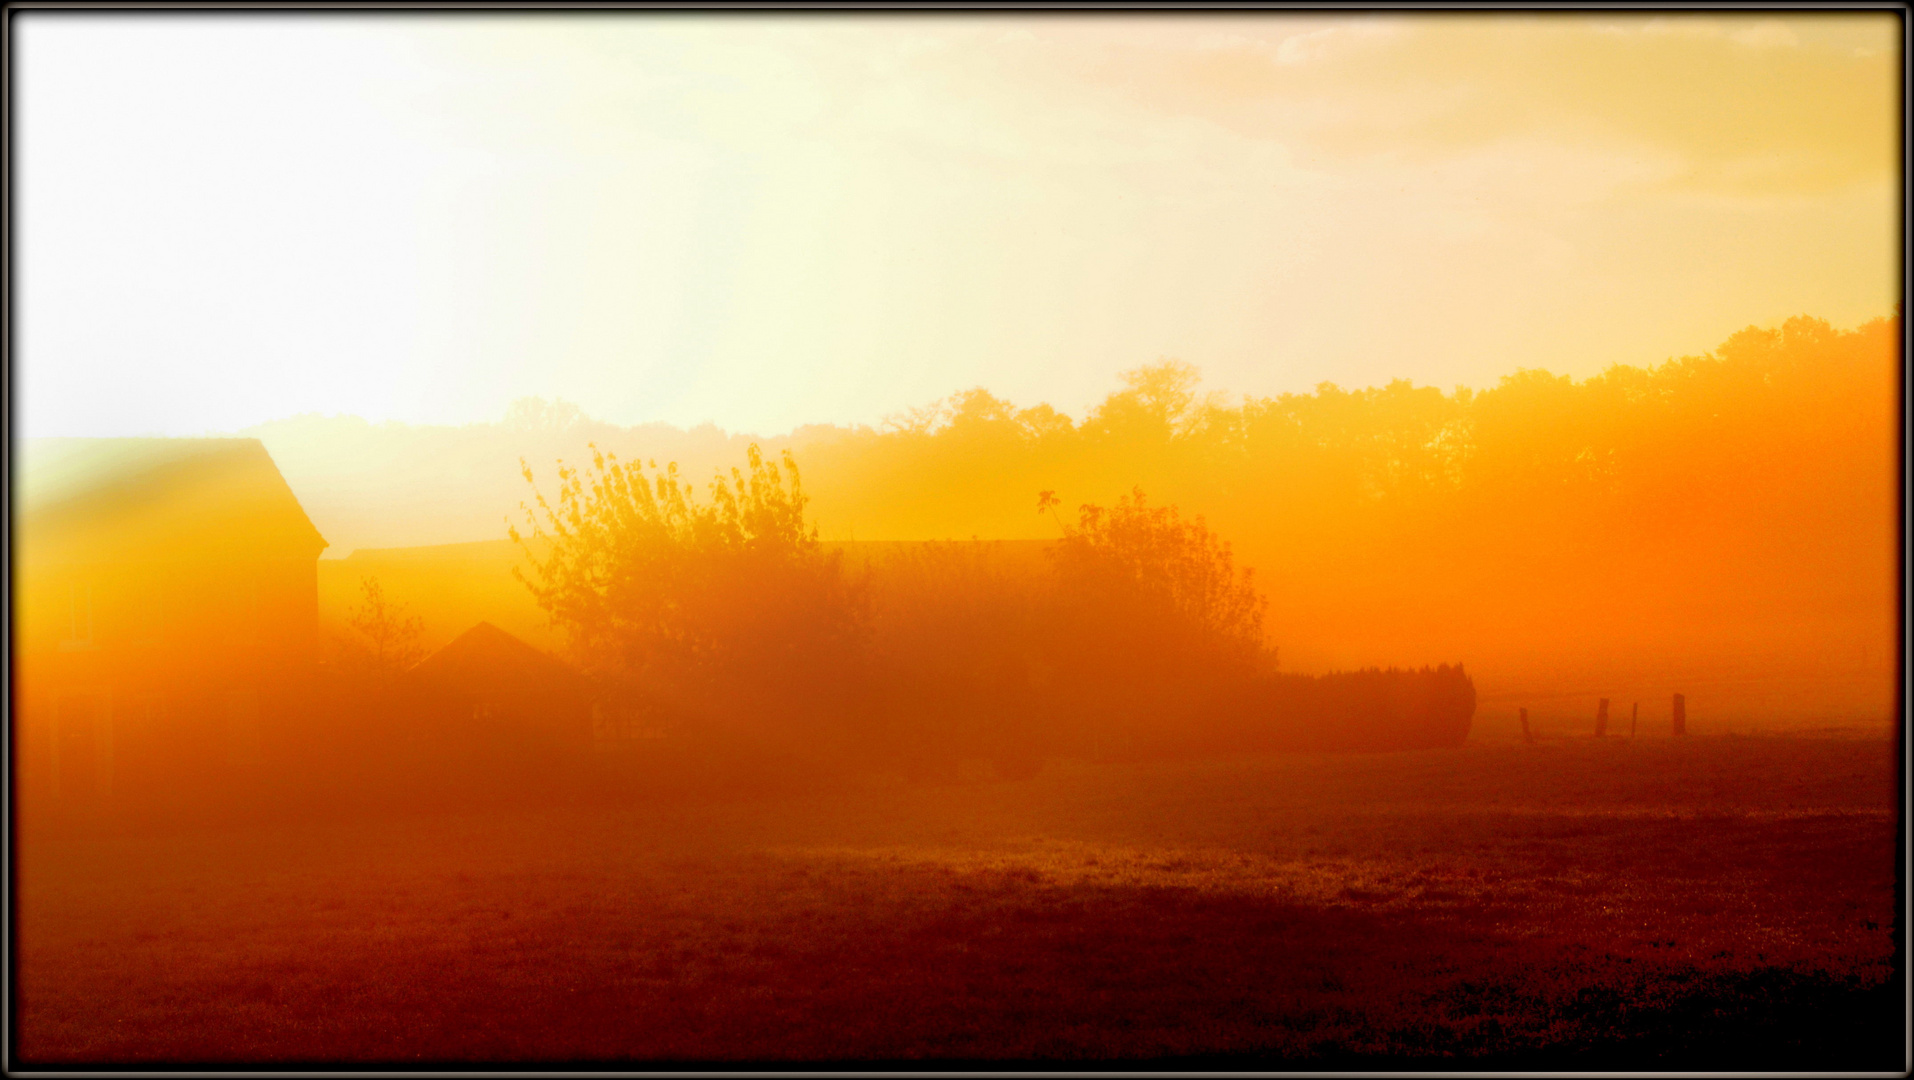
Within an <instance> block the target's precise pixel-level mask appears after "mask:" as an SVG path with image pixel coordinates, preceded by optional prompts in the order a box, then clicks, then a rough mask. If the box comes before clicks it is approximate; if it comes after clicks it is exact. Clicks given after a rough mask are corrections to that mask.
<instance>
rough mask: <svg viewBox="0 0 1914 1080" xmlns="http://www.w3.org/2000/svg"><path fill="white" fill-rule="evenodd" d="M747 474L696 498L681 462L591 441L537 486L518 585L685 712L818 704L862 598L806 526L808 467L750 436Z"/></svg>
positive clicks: (854, 629)
mask: <svg viewBox="0 0 1914 1080" xmlns="http://www.w3.org/2000/svg"><path fill="white" fill-rule="evenodd" d="M746 457H747V465H746V468H744V469H736V468H734V469H732V470H731V475H730V476H729V477H728V478H727V477H725V476H724V475H722V474H720V475H718V476H717V477H715V478H714V479H713V480H712V482H711V484H710V497H709V499H708V500H705V501H700V500H698V499H697V498H696V494H695V492H694V491H693V489H692V486H691V484H689V483H688V482H686V481H685V480H683V479H681V478H680V477H679V474H678V467H677V465H676V463H670V464H667V465H666V467H665V468H664V469H662V470H660V469H658V467H657V464H656V462H651V463H649V465H647V463H644V462H639V461H632V462H620V461H619V460H618V458H617V456H616V455H613V454H606V453H603V452H601V451H600V450H599V449H598V448H597V446H595V445H594V446H593V447H592V459H591V464H590V466H589V467H587V468H584V469H580V468H576V467H571V466H567V465H564V464H563V463H560V465H559V469H558V477H559V488H558V491H557V493H556V495H555V496H554V498H553V499H550V500H548V499H547V498H546V497H545V496H544V495H543V494H542V493H540V492H539V491H538V489H537V484H536V482H535V480H534V479H533V475H532V471H531V468H530V467H529V466H524V465H523V463H522V462H521V466H522V468H523V474H524V476H525V479H526V482H527V483H530V484H532V485H533V496H534V502H533V505H530V506H525V507H524V510H525V514H526V522H527V524H528V526H529V528H530V532H529V534H526V533H521V532H520V531H519V530H518V529H517V528H516V527H514V528H513V529H512V530H511V537H512V539H513V540H514V541H516V542H517V543H519V544H520V545H521V548H522V550H523V551H524V552H525V555H526V562H527V563H528V564H529V566H530V572H529V573H526V572H522V571H521V572H519V573H518V576H519V580H520V581H522V582H524V583H525V585H526V586H527V587H528V588H529V589H530V590H531V592H532V595H533V597H534V598H535V599H536V600H537V601H538V603H539V605H540V606H541V607H543V608H544V609H545V611H546V613H547V614H548V615H549V616H550V618H551V619H552V621H553V623H554V624H555V625H557V626H558V627H560V628H561V629H563V630H564V631H565V632H566V633H567V634H568V636H569V638H570V640H571V644H572V646H573V649H574V651H575V652H576V653H577V654H578V656H579V658H580V659H581V660H583V661H584V662H585V664H586V665H587V667H588V668H590V669H592V670H594V671H595V672H597V673H599V674H601V675H604V676H608V677H611V678H613V679H615V680H617V681H620V682H622V683H623V684H624V685H625V686H626V687H627V690H628V692H630V693H632V694H635V695H642V696H644V697H648V698H651V699H653V700H654V701H657V702H658V703H660V704H662V705H663V706H664V707H667V708H670V709H672V710H674V711H676V712H678V713H680V714H699V715H702V716H704V717H706V718H709V719H716V718H720V717H723V718H729V719H734V720H736V719H744V718H750V717H754V716H756V715H757V714H759V713H764V714H767V715H769V714H776V715H778V716H784V717H788V716H790V715H791V714H793V713H797V712H813V711H815V710H816V709H817V708H819V707H820V706H821V705H822V704H823V703H824V702H826V701H828V700H829V699H831V698H832V697H833V695H834V693H835V692H837V691H841V690H842V689H843V688H844V687H845V686H846V685H847V682H848V680H847V678H846V670H845V669H846V666H847V665H850V664H853V663H854V662H855V660H856V657H857V655H858V651H859V649H858V646H859V644H860V641H861V634H862V630H863V623H862V620H861V618H860V615H861V596H860V595H859V593H858V591H857V590H856V589H855V588H853V586H852V583H851V582H850V581H849V580H848V579H847V578H846V577H845V575H844V574H843V571H842V567H841V565H840V557H839V556H838V554H837V553H835V552H826V551H824V550H823V548H822V545H821V544H820V543H819V541H818V536H817V529H816V527H815V526H814V525H809V524H807V523H806V521H805V518H804V507H805V504H806V502H807V501H808V500H807V499H806V498H805V495H804V490H803V485H802V482H801V478H800V476H799V473H798V467H797V462H796V461H795V460H794V459H793V458H792V456H791V454H790V452H789V451H786V452H785V454H784V455H783V459H782V467H781V468H780V465H779V464H778V463H773V462H770V461H767V460H765V458H764V456H763V455H762V453H761V452H760V451H759V449H758V447H757V446H756V445H755V444H753V445H752V446H751V447H750V448H749V449H748V450H747V452H746Z"/></svg>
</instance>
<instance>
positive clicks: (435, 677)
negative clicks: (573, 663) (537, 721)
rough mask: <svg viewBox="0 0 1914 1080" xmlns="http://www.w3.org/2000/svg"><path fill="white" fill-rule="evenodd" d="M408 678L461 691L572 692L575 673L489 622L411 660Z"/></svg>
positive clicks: (575, 685)
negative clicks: (411, 665) (417, 660)
mask: <svg viewBox="0 0 1914 1080" xmlns="http://www.w3.org/2000/svg"><path fill="white" fill-rule="evenodd" d="M406 674H407V678H409V679H411V680H413V681H415V682H417V683H420V684H422V685H425V686H429V687H432V688H435V689H439V690H446V691H451V692H454V693H456V694H458V695H460V696H465V697H476V696H482V695H484V694H488V693H504V694H523V693H576V692H578V691H579V690H581V689H582V682H581V679H580V676H579V675H578V673H577V672H575V671H573V670H572V669H571V668H569V667H567V666H566V665H565V664H563V663H560V662H559V661H558V660H556V659H554V658H553V657H551V656H549V655H547V654H545V653H543V652H540V651H539V650H538V649H535V648H533V647H532V646H530V645H527V644H525V643H524V642H523V641H520V640H519V639H518V638H515V637H513V636H512V635H510V634H508V633H506V632H505V631H503V630H500V629H499V628H498V627H496V626H493V625H492V624H491V623H488V622H481V623H479V624H478V625H476V626H474V627H472V628H471V629H470V630H467V631H466V632H465V633H463V634H460V635H459V636H458V637H456V638H453V639H452V641H451V642H450V643H449V644H447V645H446V646H445V647H444V648H442V649H440V650H439V651H438V652H435V653H433V654H432V655H431V656H428V657H426V658H425V659H423V660H421V661H419V662H418V663H417V664H415V665H413V667H412V670H411V671H409V672H407V673H406Z"/></svg>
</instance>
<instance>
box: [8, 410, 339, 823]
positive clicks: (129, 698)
mask: <svg viewBox="0 0 1914 1080" xmlns="http://www.w3.org/2000/svg"><path fill="white" fill-rule="evenodd" d="M16 469H17V472H16V478H15V479H16V484H17V486H16V488H15V496H14V505H13V511H14V526H13V543H14V579H13V582H14V594H13V604H14V606H13V628H14V634H15V651H14V665H15V666H14V680H13V705H14V710H15V711H14V715H15V723H16V732H17V737H18V739H19V741H18V743H17V744H16V745H17V746H18V747H19V750H20V753H21V755H22V760H21V762H20V764H21V769H20V772H19V773H18V776H19V778H20V781H21V784H22V787H23V789H27V790H25V791H23V794H27V795H33V794H36V793H37V794H39V795H44V796H46V797H48V798H51V799H54V800H56V801H61V802H66V803H97V802H102V801H106V800H110V799H111V798H112V797H113V795H114V791H115V788H116V787H117V786H120V785H122V784H123V783H124V782H125V780H126V779H127V778H128V777H127V768H128V767H129V766H131V765H133V764H134V763H136V762H142V763H149V764H150V763H153V762H157V761H160V760H162V759H168V758H173V759H183V758H194V759H205V760H214V761H217V762H219V763H221V764H224V765H227V766H239V767H244V766H246V765H249V764H257V762H258V760H259V757H260V745H261V739H262V733H263V732H264V731H265V729H266V728H268V727H269V726H270V725H271V724H272V722H273V720H274V718H275V716H276V715H278V714H279V713H281V712H282V711H283V709H284V708H285V707H287V705H288V703H289V702H290V701H292V700H296V698H297V697H298V695H299V694H300V693H301V687H302V686H304V685H305V684H306V683H308V682H309V681H310V679H311V677H312V671H313V665H314V662H315V660H316V651H317V644H318V641H317V636H318V589H317V580H318V579H317V566H318V559H319V555H320V553H321V552H322V551H324V550H325V548H326V541H325V539H324V538H323V537H321V536H320V535H319V531H318V529H316V528H315V527H314V526H313V524H312V521H311V519H310V518H308V517H307V516H306V513H305V511H304V509H303V508H302V507H301V506H300V505H299V500H298V498H297V497H296V496H294V494H293V492H292V489H291V488H290V487H289V486H288V485H287V483H286V480H285V477H284V476H282V475H281V474H280V472H279V469H278V467H277V466H276V465H275V464H274V463H273V460H272V457H271V455H269V454H268V453H267V452H266V448H265V447H264V446H263V445H261V444H260V442H259V441H258V440H256V439H40V440H31V441H29V442H27V443H25V444H23V446H22V447H21V454H20V456H19V458H18V459H17V461H16Z"/></svg>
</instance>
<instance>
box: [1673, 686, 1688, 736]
mask: <svg viewBox="0 0 1914 1080" xmlns="http://www.w3.org/2000/svg"><path fill="white" fill-rule="evenodd" d="M1675 734H1677V735H1686V734H1688V699H1687V698H1686V697H1685V696H1683V695H1681V694H1676V695H1675Z"/></svg>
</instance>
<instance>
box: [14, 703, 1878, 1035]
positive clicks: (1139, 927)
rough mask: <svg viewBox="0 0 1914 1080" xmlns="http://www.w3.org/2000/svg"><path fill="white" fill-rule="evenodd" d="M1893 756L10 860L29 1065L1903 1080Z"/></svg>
mask: <svg viewBox="0 0 1914 1080" xmlns="http://www.w3.org/2000/svg"><path fill="white" fill-rule="evenodd" d="M1896 799H1897V794H1896V759H1895V748H1894V745H1893V743H1892V741H1891V740H1889V739H1887V738H1885V737H1883V736H1882V735H1880V734H1879V733H1878V732H1877V733H1873V734H1868V733H1855V732H1847V733H1842V732H1823V733H1817V734H1793V735H1780V734H1776V735H1763V736H1754V737H1748V736H1697V737H1691V738H1688V739H1685V740H1674V739H1669V738H1666V737H1663V738H1659V739H1650V738H1643V739H1640V740H1638V741H1629V740H1626V739H1613V738H1611V739H1608V740H1602V741H1597V740H1594V739H1587V738H1581V739H1559V740H1549V741H1544V742H1541V743H1538V744H1535V745H1524V744H1522V743H1519V742H1513V741H1503V740H1486V741H1485V740H1481V739H1478V740H1476V741H1475V742H1472V743H1471V744H1470V745H1469V746H1467V747H1464V748H1462V749H1460V750H1449V751H1430V752H1416V753H1398V754H1379V755H1367V756H1362V755H1349V756H1335V755H1297V756H1291V757H1281V758H1268V759H1257V760H1245V761H1214V762H1176V763H1160V764H1151V765H1082V764H1071V763H1063V764H1061V765H1054V766H1052V767H1051V768H1049V769H1047V770H1046V771H1045V772H1044V773H1043V774H1042V775H1040V776H1039V777H1037V778H1036V779H1034V780H1028V781H1022V782H1005V781H998V780H994V779H988V778H986V777H984V776H982V775H981V774H980V775H979V776H977V777H975V778H971V779H967V780H964V781H962V782H956V783H944V784H938V785H909V784H903V783H879V782H875V781H873V782H870V783H867V784H860V785H841V786H838V787H836V788H835V789H834V790H828V791H814V792H811V793H808V794H802V795H791V794H786V795H780V796H776V797H769V796H767V797H765V798H762V799H756V800H739V799H731V800H727V801H716V800H706V801H703V802H698V801H692V800H682V799H680V800H673V801H670V802H667V801H665V800H654V801H651V802H649V803H647V802H639V803H635V804H633V805H628V806H624V807H621V808H618V809H616V810H606V809H590V808H585V807H570V808H552V809H544V810H536V811H515V812H512V813H509V814H501V813H489V814H467V815H447V814H441V815H436V816H411V817H405V818H391V819H387V820H372V819H362V820H359V821H350V822H349V821H331V822H326V823H308V824H303V825H300V826H299V827H297V828H284V827H271V828H267V827H259V828H255V829H252V830H244V829H240V830H225V831H218V832H212V831H200V832H192V833H175V834H172V835H164V836H155V835H149V836H131V835H127V836H119V837H94V838H91V839H82V838H78V837H66V838H64V839H56V838H51V837H45V838H40V837H34V836H27V837H24V838H22V841H21V845H20V848H19V850H18V859H17V862H16V869H17V874H18V877H17V888H18V891H17V894H16V896H17V918H18V921H17V924H16V926H17V938H16V944H17V946H18V948H17V955H16V960H17V968H16V977H17V982H16V988H17V991H18V997H17V1011H16V1014H15V1018H14V1025H15V1026H14V1030H13V1039H14V1051H15V1055H16V1062H15V1063H16V1064H17V1065H28V1064H34V1063H49V1064H52V1063H81V1062H147V1063H162V1062H167V1063H194V1064H211V1063H221V1062H267V1061H270V1062H280V1063H292V1062H325V1061H351V1062H391V1063H420V1062H442V1063H453V1064H456V1063H475V1062H484V1061H517V1062H527V1063H531V1062H541V1063H553V1062H604V1061H615V1060H642V1061H650V1062H661V1061H663V1062H669V1061H683V1062H692V1061H730V1062H739V1063H746V1062H777V1061H787V1062H788V1061H839V1062H843V1061H853V1060H854V1061H859V1062H903V1061H909V1062H912V1063H915V1064H919V1065H922V1064H925V1063H930V1062H965V1061H976V1060H979V1059H989V1060H997V1061H1004V1060H1009V1061H1018V1060H1045V1061H1064V1060H1073V1061H1100V1062H1108V1063H1117V1062H1120V1063H1124V1064H1136V1065H1159V1066H1183V1067H1205V1066H1211V1067H1274V1068H1281V1067H1297V1066H1306V1065H1315V1066H1326V1067H1337V1066H1370V1067H1373V1066H1378V1065H1400V1066H1403V1067H1430V1066H1438V1067H1439V1066H1442V1065H1480V1066H1510V1067H1525V1066H1526V1067H1547V1068H1560V1069H1578V1068H1681V1067H1695V1068H1730V1069H1742V1068H1763V1069H1768V1068H1815V1069H1847V1068H1855V1069H1883V1070H1898V1069H1900V1068H1902V1067H1903V1040H1904V1027H1903V1023H1904V1022H1903V1019H1902V1013H1901V1009H1902V1005H1901V1001H1902V999H1901V997H1900V994H1901V992H1902V991H1901V979H1902V976H1901V975H1900V973H1899V971H1898V969H1897V967H1896V964H1897V962H1898V959H1897V956H1896V953H1895V947H1894V933H1895V930H1894V926H1895V910H1896V894H1895V889H1896V827H1897V813H1896V810H1895V807H1896Z"/></svg>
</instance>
